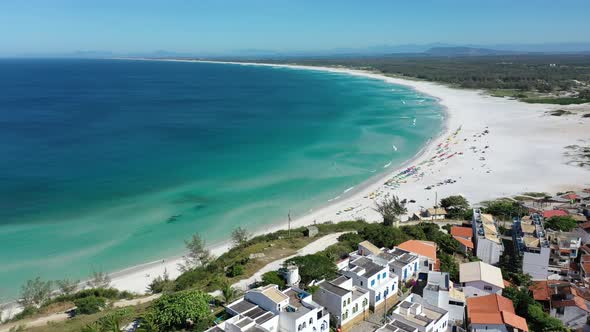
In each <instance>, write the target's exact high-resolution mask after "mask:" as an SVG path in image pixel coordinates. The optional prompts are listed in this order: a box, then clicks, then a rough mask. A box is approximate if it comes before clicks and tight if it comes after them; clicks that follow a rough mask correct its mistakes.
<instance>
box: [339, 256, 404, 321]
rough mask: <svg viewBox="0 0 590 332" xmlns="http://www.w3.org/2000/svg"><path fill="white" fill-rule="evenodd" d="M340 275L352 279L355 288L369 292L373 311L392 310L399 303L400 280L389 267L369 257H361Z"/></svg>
mask: <svg viewBox="0 0 590 332" xmlns="http://www.w3.org/2000/svg"><path fill="white" fill-rule="evenodd" d="M340 273H342V274H343V275H345V276H346V277H348V278H350V279H352V282H353V284H354V285H355V286H359V287H363V288H365V289H368V290H369V293H370V297H369V305H370V307H371V309H373V311H378V310H381V309H382V308H388V309H389V308H391V307H393V305H394V303H395V302H397V295H396V294H397V290H398V282H399V278H398V277H397V275H395V274H392V273H391V272H390V271H389V267H388V266H387V265H379V264H377V263H375V262H373V261H372V260H370V259H369V258H368V257H359V258H357V259H355V260H353V261H351V262H350V265H349V266H348V267H346V268H344V269H342V270H340Z"/></svg>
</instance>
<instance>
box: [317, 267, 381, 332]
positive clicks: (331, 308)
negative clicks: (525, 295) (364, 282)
mask: <svg viewBox="0 0 590 332" xmlns="http://www.w3.org/2000/svg"><path fill="white" fill-rule="evenodd" d="M370 295H371V294H370V292H369V291H368V290H366V289H364V288H362V287H357V286H355V285H353V282H352V279H351V278H348V277H345V276H339V277H338V278H336V279H334V280H331V281H322V282H320V283H319V284H318V290H316V291H315V292H314V293H313V296H312V299H313V301H315V302H317V303H318V304H320V305H322V306H324V307H325V308H326V310H328V312H329V313H330V317H331V319H332V321H331V322H332V325H333V326H336V327H339V328H340V329H341V330H342V331H345V332H346V331H350V330H351V329H352V327H353V326H354V325H355V324H357V323H358V322H360V321H362V320H363V319H364V318H366V316H368V315H369V297H370Z"/></svg>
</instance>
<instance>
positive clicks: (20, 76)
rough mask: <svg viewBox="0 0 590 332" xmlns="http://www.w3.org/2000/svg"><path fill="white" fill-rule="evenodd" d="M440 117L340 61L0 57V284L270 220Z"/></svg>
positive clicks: (413, 138) (108, 263)
mask: <svg viewBox="0 0 590 332" xmlns="http://www.w3.org/2000/svg"><path fill="white" fill-rule="evenodd" d="M414 119H415V125H414ZM442 122H443V120H442V112H441V107H440V106H439V105H438V104H437V103H436V100H434V99H432V98H430V97H427V96H424V95H420V94H418V93H417V92H415V91H413V90H410V89H408V88H405V87H402V86H396V85H391V84H387V83H385V82H382V81H379V80H373V79H368V78H362V77H354V76H349V75H345V74H335V73H326V72H319V71H309V70H297V69H289V68H272V67H254V66H239V65H225V64H204V63H182V62H153V61H150V62H147V61H123V60H71V59H70V60H0V158H1V162H0V297H1V296H4V299H3V300H9V299H10V298H11V297H13V296H15V295H16V294H17V293H18V291H19V286H20V284H22V282H23V281H24V280H26V279H30V278H33V277H35V276H41V277H43V278H45V279H59V278H63V277H69V278H76V279H78V278H81V279H84V278H85V277H87V276H88V275H89V274H90V272H91V271H93V270H103V271H115V270H118V269H122V268H125V267H128V266H130V265H135V264H140V263H145V262H149V261H153V260H156V259H162V258H166V257H170V256H175V255H178V254H180V253H181V252H182V250H183V240H184V239H187V238H189V237H190V235H191V234H192V233H195V232H199V233H201V234H202V235H204V237H205V238H206V239H207V241H208V242H209V243H211V244H213V243H215V242H219V241H222V240H224V239H226V238H227V237H228V235H229V233H230V232H231V230H232V228H233V227H236V226H237V225H241V226H243V227H247V228H248V229H250V230H252V231H254V230H259V229H264V227H265V226H267V225H271V224H276V223H278V222H284V220H285V218H286V215H287V211H288V210H289V209H291V210H292V214H293V215H294V216H297V215H301V214H303V213H305V212H306V211H308V210H309V209H311V208H316V207H318V206H320V205H323V204H326V203H327V201H328V200H329V199H331V198H334V197H335V196H338V195H341V194H342V193H343V191H345V190H346V189H347V188H350V187H353V186H357V185H359V184H360V183H362V182H363V181H366V180H367V179H369V178H370V177H372V176H375V175H376V174H378V173H380V172H383V171H385V170H386V169H385V168H384V165H386V164H388V163H390V162H391V167H395V166H396V165H399V164H401V163H402V162H403V161H405V160H407V159H409V158H411V157H412V156H413V155H414V154H415V153H417V152H418V151H419V150H420V148H421V147H422V146H423V145H424V144H425V143H426V142H427V140H428V139H429V138H430V137H432V136H435V135H436V134H437V133H438V132H439V131H440V129H441V125H442ZM393 145H395V146H396V147H397V151H395V149H394V148H393Z"/></svg>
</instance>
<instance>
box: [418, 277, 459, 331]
mask: <svg viewBox="0 0 590 332" xmlns="http://www.w3.org/2000/svg"><path fill="white" fill-rule="evenodd" d="M422 297H423V298H424V301H426V302H427V303H429V304H431V305H433V306H435V307H439V308H441V309H444V310H446V311H448V312H449V320H450V321H454V322H455V325H459V326H460V325H462V323H463V321H464V318H465V294H464V293H463V291H462V290H461V289H457V288H455V287H454V285H453V282H452V281H451V280H450V278H449V274H448V273H447V272H435V271H431V272H428V281H427V283H426V286H425V287H424V289H423V290H422Z"/></svg>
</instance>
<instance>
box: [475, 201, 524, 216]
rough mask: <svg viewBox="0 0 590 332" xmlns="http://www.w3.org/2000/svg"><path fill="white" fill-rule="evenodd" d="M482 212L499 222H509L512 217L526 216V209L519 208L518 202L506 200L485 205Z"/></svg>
mask: <svg viewBox="0 0 590 332" xmlns="http://www.w3.org/2000/svg"><path fill="white" fill-rule="evenodd" d="M485 206H486V207H485V208H484V211H485V212H486V213H490V214H492V215H494V216H495V217H497V218H499V219H501V220H509V219H510V218H512V217H522V216H525V215H528V213H529V211H528V209H527V208H525V207H523V206H521V205H520V204H519V203H518V202H511V201H506V200H495V201H491V202H487V203H486V204H485Z"/></svg>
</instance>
